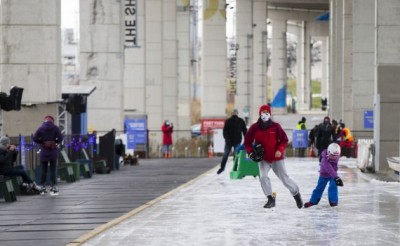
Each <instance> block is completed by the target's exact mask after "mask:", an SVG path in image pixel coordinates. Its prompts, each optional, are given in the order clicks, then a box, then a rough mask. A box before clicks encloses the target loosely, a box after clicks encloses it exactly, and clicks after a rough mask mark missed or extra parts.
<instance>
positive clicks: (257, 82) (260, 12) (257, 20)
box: [249, 0, 267, 122]
mask: <svg viewBox="0 0 400 246" xmlns="http://www.w3.org/2000/svg"><path fill="white" fill-rule="evenodd" d="M266 20H267V3H266V1H265V0H253V24H254V25H253V55H252V57H253V62H252V63H253V69H252V71H253V77H252V82H253V83H252V91H251V94H252V97H251V101H250V103H251V104H250V119H249V122H255V121H257V119H258V109H259V107H260V106H261V105H262V104H266V103H267V101H266V100H267V99H266V98H267V96H266V93H267V91H266V84H267V76H266V74H267V64H266V60H267V56H266V53H267V52H266V51H267V33H266V31H267V24H266V22H267V21H266Z"/></svg>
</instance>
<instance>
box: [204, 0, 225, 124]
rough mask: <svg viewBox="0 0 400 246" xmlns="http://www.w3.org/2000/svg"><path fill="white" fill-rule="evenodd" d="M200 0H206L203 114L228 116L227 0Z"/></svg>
mask: <svg viewBox="0 0 400 246" xmlns="http://www.w3.org/2000/svg"><path fill="white" fill-rule="evenodd" d="M201 1H202V2H203V6H202V7H203V14H202V22H201V23H202V24H203V32H202V73H201V81H202V88H203V90H202V101H201V116H202V117H203V118H212V117H216V118H225V116H226V99H227V90H226V88H227V73H226V71H227V55H226V52H227V46H226V23H225V22H226V16H225V0H219V1H207V0H201Z"/></svg>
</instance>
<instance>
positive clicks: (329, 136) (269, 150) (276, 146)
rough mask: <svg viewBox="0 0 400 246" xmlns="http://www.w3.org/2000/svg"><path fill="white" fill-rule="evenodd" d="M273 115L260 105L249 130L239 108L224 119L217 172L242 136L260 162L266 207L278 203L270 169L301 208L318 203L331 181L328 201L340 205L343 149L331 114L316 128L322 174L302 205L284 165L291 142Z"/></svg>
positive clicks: (249, 152)
mask: <svg viewBox="0 0 400 246" xmlns="http://www.w3.org/2000/svg"><path fill="white" fill-rule="evenodd" d="M271 115H272V114H271V107H270V106H269V105H262V106H261V107H260V108H259V118H258V120H257V122H255V123H254V124H252V125H251V126H250V128H249V129H248V130H247V127H246V125H245V123H244V120H243V119H241V118H240V117H238V112H237V110H236V109H235V110H233V111H232V116H231V117H230V118H228V119H227V120H226V121H225V125H224V129H223V136H224V139H225V151H224V154H223V157H222V161H221V165H220V168H219V169H218V171H217V174H221V173H222V172H223V171H224V170H225V166H226V161H227V158H228V156H229V154H230V152H231V150H232V148H234V149H236V148H237V147H238V146H239V145H240V143H241V141H242V135H243V136H244V148H245V149H246V152H247V154H248V156H249V158H250V159H252V160H253V161H255V162H257V163H258V167H259V171H260V183H261V187H262V190H263V192H264V195H265V196H266V198H267V203H266V204H265V205H264V208H273V207H275V205H276V203H275V199H276V198H275V197H274V196H273V194H272V186H271V181H270V178H269V177H268V173H269V171H270V170H271V169H272V171H273V172H274V173H275V175H276V176H277V177H278V178H279V180H280V181H281V182H282V183H283V184H284V186H285V187H286V188H287V189H288V190H289V192H290V193H291V195H292V196H293V198H294V200H295V202H296V205H297V207H298V208H302V207H303V206H304V208H308V207H311V206H313V205H316V204H318V203H319V201H320V199H321V196H322V193H323V191H324V189H325V187H326V185H327V184H328V183H329V188H328V200H329V204H330V206H332V207H334V206H337V205H338V200H339V198H338V189H337V186H343V182H342V180H341V179H340V177H338V175H337V170H338V161H339V157H340V152H341V148H340V146H339V145H338V144H337V143H335V140H336V139H337V136H338V135H337V134H336V132H335V130H334V127H333V126H332V124H331V123H330V119H329V117H328V116H326V117H325V118H324V121H323V123H321V124H320V125H319V126H318V127H317V128H316V129H313V134H315V139H316V145H317V148H318V154H319V157H320V158H319V160H320V176H319V179H318V182H317V186H316V188H315V189H314V190H313V193H312V195H311V198H310V200H309V202H307V203H305V204H304V205H303V200H302V197H301V194H300V189H299V187H298V185H297V184H296V183H295V182H294V181H293V180H292V179H291V178H290V177H289V175H288V173H287V171H286V168H285V162H284V153H285V149H286V146H287V144H288V137H287V135H286V133H285V131H284V130H283V129H282V127H281V125H280V124H279V123H277V122H274V121H273V120H272V118H271ZM305 122H306V119H305V117H303V118H302V120H301V121H300V122H299V123H298V125H297V129H299V130H304V129H306V126H305ZM346 136H347V135H346ZM346 136H345V137H344V138H346Z"/></svg>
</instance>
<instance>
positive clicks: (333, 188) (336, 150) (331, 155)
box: [304, 143, 343, 208]
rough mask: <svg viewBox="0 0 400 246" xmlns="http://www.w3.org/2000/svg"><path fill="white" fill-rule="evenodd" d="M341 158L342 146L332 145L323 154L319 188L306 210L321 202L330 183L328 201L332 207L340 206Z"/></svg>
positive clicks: (341, 184)
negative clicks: (339, 168)
mask: <svg viewBox="0 0 400 246" xmlns="http://www.w3.org/2000/svg"><path fill="white" fill-rule="evenodd" d="M339 158H340V146H339V145H338V144H337V143H331V144H330V145H329V146H328V149H327V150H323V151H322V153H321V165H320V170H319V178H318V183H317V187H315V189H314V190H313V193H312V195H311V198H310V201H309V202H306V203H305V204H304V207H305V208H309V207H311V206H313V205H317V204H318V203H319V201H320V200H321V197H322V193H323V192H324V190H325V187H326V184H327V183H328V182H329V188H328V200H329V205H331V207H335V206H337V205H338V202H339V196H338V188H337V187H338V186H343V181H342V179H341V178H339V177H338V175H337V170H338V162H339Z"/></svg>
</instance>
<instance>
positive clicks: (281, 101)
mask: <svg viewBox="0 0 400 246" xmlns="http://www.w3.org/2000/svg"><path fill="white" fill-rule="evenodd" d="M271 106H272V107H273V108H285V107H286V86H283V87H282V88H280V89H279V91H278V92H277V93H276V94H275V95H274V100H273V101H272V104H271Z"/></svg>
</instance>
